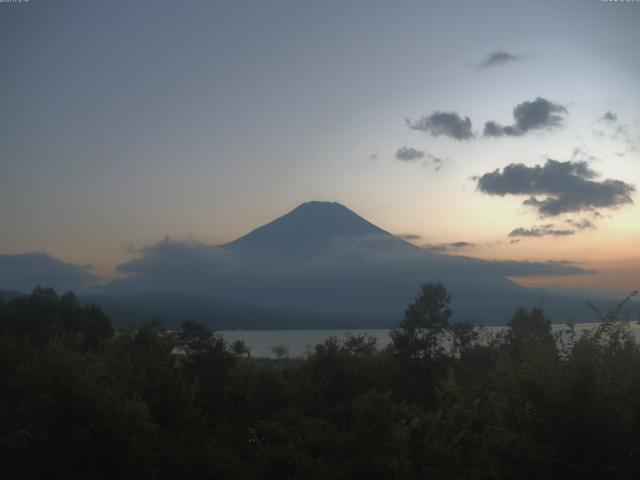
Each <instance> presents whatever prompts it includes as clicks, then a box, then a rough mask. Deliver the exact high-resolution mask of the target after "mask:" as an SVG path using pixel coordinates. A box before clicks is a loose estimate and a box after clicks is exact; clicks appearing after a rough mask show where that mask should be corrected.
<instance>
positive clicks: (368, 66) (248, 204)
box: [0, 0, 640, 290]
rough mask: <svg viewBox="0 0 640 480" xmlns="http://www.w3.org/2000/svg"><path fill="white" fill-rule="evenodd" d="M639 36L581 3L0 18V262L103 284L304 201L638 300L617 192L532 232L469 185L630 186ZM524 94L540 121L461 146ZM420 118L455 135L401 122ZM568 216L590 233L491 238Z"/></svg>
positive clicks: (323, 5) (119, 9) (638, 256)
mask: <svg viewBox="0 0 640 480" xmlns="http://www.w3.org/2000/svg"><path fill="white" fill-rule="evenodd" d="M639 26H640V3H637V2H635V3H604V2H601V1H600V0H580V1H561V2H560V1H557V0H554V1H535V2H534V1H530V2H523V1H484V2H478V1H466V2H465V1H453V2H435V1H434V2H430V1H413V2H412V1H394V2H382V1H380V2H377V1H366V2H365V1H362V2H357V1H344V0H341V1H322V2H303V1H299V0H297V1H279V0H278V1H270V2H264V1H252V2H246V1H238V0H234V1H228V2H226V1H225V2H223V1H204V0H201V1H196V0H185V1H175V0H174V1H171V2H169V1H164V0H153V1H151V0H129V1H120V0H110V1H96V0H82V1H80V0H73V1H72V0H57V1H42V0H31V1H29V2H26V3H0V42H1V43H2V45H3V48H2V49H1V50H0V72H1V76H0V78H1V80H0V82H1V83H0V85H1V87H2V88H0V105H1V106H2V108H1V109H0V132H1V141H0V201H1V202H2V209H1V210H0V225H1V226H2V227H1V233H0V253H3V254H14V253H22V252H34V251H44V252H47V253H49V254H51V255H53V256H55V257H57V258H60V259H62V260H64V261H67V262H72V263H79V264H90V265H92V266H93V267H94V268H95V269H96V272H98V273H99V274H103V275H111V274H112V273H113V271H114V268H115V266H116V265H117V264H119V263H122V262H124V261H126V260H128V259H130V258H132V256H134V255H135V253H134V252H135V249H136V248H140V247H142V246H144V245H148V244H151V243H154V242H157V241H159V240H160V239H162V238H164V237H165V236H170V237H171V238H174V239H178V240H181V239H195V240H198V241H201V242H205V243H213V244H218V243H225V242H227V241H229V240H232V239H234V238H236V237H238V236H240V235H242V234H244V233H246V232H247V231H248V230H251V229H252V228H255V227H256V226H258V225H261V224H263V223H266V222H268V221H270V220H272V219H274V218H276V217H277V216H279V215H282V214H283V213H286V212H287V211H288V210H290V209H292V208H293V207H295V206H296V205H298V204H299V203H302V202H304V201H307V200H312V199H315V200H331V201H338V202H340V203H342V204H344V205H346V206H347V207H349V208H351V209H353V210H354V211H356V212H357V213H359V214H360V215H362V216H364V217H365V218H367V219H369V220H370V221H371V222H373V223H375V224H376V225H378V226H380V227H382V228H384V229H386V230H388V231H390V232H392V233H396V234H412V235H415V236H416V238H414V239H413V240H412V241H413V242H414V243H416V244H418V245H423V244H426V245H430V246H433V245H436V246H437V245H441V244H448V243H452V242H462V241H464V242H468V243H470V244H473V245H472V246H468V247H464V248H460V247H458V248H455V251H456V252H459V253H464V254H465V255H472V256H478V257H482V258H487V259H517V260H524V259H526V260H565V261H566V260H568V261H571V262H578V263H580V265H587V266H589V267H590V268H593V269H596V270H598V271H599V272H600V273H599V274H596V275H579V276H576V277H575V278H574V277H562V278H560V279H558V278H552V277H549V278H536V279H535V280H534V279H521V281H522V282H524V283H526V284H531V283H536V284H542V285H555V284H559V283H561V284H563V285H565V286H574V287H576V286H577V287H586V288H595V289H599V290H608V289H611V290H631V289H633V288H638V287H639V286H640V248H638V246H640V221H639V220H640V209H639V207H638V201H639V200H638V195H637V192H634V194H633V195H632V198H633V200H634V202H635V203H633V204H630V203H627V204H624V205H620V206H618V207H617V208H599V209H597V211H598V212H599V214H600V216H598V217H594V216H593V212H588V211H582V212H574V213H570V214H567V215H563V216H559V217H554V218H551V219H549V218H540V216H539V214H538V212H536V210H535V209H533V208H531V207H526V206H523V204H522V201H523V200H524V199H525V197H523V196H512V195H506V196H504V197H500V196H490V195H487V194H485V193H482V192H480V191H478V189H477V180H476V179H474V177H476V176H481V175H483V174H485V173H487V172H491V171H493V170H495V169H502V168H504V167H505V166H507V165H509V164H513V163H522V164H525V165H527V166H530V167H532V166H535V165H544V164H545V162H546V160H547V159H548V158H551V159H555V160H557V161H563V162H565V161H572V162H578V161H585V162H587V163H588V165H589V168H590V169H592V170H594V171H595V172H598V173H599V174H601V175H602V176H601V177H598V181H603V180H605V179H608V178H610V179H616V180H621V181H624V182H626V183H627V184H629V185H634V186H635V187H636V188H640V108H639V107H640V89H639V88H638V86H639V85H640V55H639V54H638V45H640V27H639ZM496 52H506V53H508V54H509V55H511V57H509V58H508V59H507V60H506V61H504V62H502V63H501V62H499V61H498V60H496V61H495V62H493V64H490V65H485V68H482V65H483V64H482V62H483V61H486V60H487V59H488V58H489V56H490V55H491V54H492V53H496ZM509 60H510V61H509ZM537 97H542V98H544V99H547V100H549V101H550V102H553V103H554V104H556V105H559V106H561V107H563V108H564V109H565V110H566V111H565V112H564V113H563V114H562V121H561V122H560V124H559V125H554V126H551V127H549V128H542V129H537V130H532V131H529V132H526V134H523V135H519V136H512V137H510V136H505V137H500V138H488V137H483V136H482V128H483V125H484V123H485V122H487V121H497V122H500V123H501V124H503V125H510V124H511V123H513V122H514V119H513V116H512V111H513V109H514V107H515V106H516V105H519V104H521V103H522V102H525V101H533V100H534V99H535V98H537ZM437 111H442V112H457V113H458V114H459V115H460V116H462V117H469V118H470V119H471V121H472V122H473V131H474V132H475V138H472V139H468V140H463V141H459V140H456V139H454V138H450V137H448V136H446V135H440V136H433V135H431V134H430V133H429V132H425V131H418V130H413V129H411V128H409V127H408V125H407V123H406V120H407V119H410V120H411V121H416V120H417V119H419V118H420V117H422V116H429V115H431V114H432V113H433V112H437ZM606 112H611V113H612V114H615V117H616V120H615V121H606V120H602V117H603V115H605V113H606ZM401 147H410V148H413V149H416V150H418V151H421V152H424V155H425V159H426V165H425V164H424V163H425V162H424V161H423V160H422V159H417V160H415V161H402V160H398V159H397V158H395V155H396V152H397V151H398V149H400V148H401ZM429 155H431V156H429ZM434 157H437V158H438V159H440V160H441V161H440V163H437V164H436V163H435V162H434V161H433V160H432V158H434ZM437 167H439V169H437ZM568 220H571V221H576V222H577V221H582V220H589V221H591V222H593V223H594V224H595V227H596V228H590V229H584V230H576V231H575V234H573V235H564V236H558V235H546V236H543V237H523V238H515V237H509V236H508V235H509V233H510V232H511V231H512V230H514V229H516V228H525V229H531V228H535V227H538V228H539V227H540V226H542V225H549V224H553V225H554V226H555V227H554V228H561V227H562V228H568V227H567V226H568V225H569V224H568V223H567V221H568ZM418 236H419V237H420V238H417V237H418ZM512 240H519V242H517V243H512Z"/></svg>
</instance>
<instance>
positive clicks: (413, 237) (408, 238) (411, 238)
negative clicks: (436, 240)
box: [398, 233, 422, 240]
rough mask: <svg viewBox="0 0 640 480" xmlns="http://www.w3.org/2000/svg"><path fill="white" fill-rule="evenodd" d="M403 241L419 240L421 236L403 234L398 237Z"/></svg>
mask: <svg viewBox="0 0 640 480" xmlns="http://www.w3.org/2000/svg"><path fill="white" fill-rule="evenodd" d="M398 237H400V238H401V239H403V240H420V239H421V238H422V235H416V234H415V233H405V234H403V235H398Z"/></svg>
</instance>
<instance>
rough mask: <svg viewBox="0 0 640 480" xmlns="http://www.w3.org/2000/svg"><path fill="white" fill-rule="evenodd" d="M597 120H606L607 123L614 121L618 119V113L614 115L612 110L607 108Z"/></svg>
mask: <svg viewBox="0 0 640 480" xmlns="http://www.w3.org/2000/svg"><path fill="white" fill-rule="evenodd" d="M598 121H599V122H608V123H614V122H617V121H618V115H616V114H615V113H614V112H612V111H611V110H607V111H606V112H605V113H604V115H602V116H601V117H600V118H599V119H598Z"/></svg>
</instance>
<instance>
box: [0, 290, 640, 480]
mask: <svg viewBox="0 0 640 480" xmlns="http://www.w3.org/2000/svg"><path fill="white" fill-rule="evenodd" d="M630 298H631V297H628V298H627V299H625V300H624V301H623V302H621V304H620V305H619V306H618V307H617V308H615V309H613V310H611V311H609V312H605V313H602V312H599V311H598V310H597V308H596V307H593V308H594V313H595V314H596V315H597V319H598V323H597V324H596V326H595V327H594V328H593V329H591V330H589V331H586V332H584V333H582V334H578V333H577V332H576V329H575V325H573V324H571V323H569V324H568V325H567V327H566V329H565V331H564V332H563V334H562V335H561V336H558V335H557V334H554V333H553V332H552V330H551V322H550V320H549V319H548V318H547V317H546V316H545V314H544V312H543V310H542V309H539V308H534V309H524V308H520V309H518V310H517V311H516V312H515V313H514V315H513V317H512V319H511V321H510V323H509V325H508V326H507V328H506V329H505V330H504V331H503V332H501V333H496V334H492V335H489V334H487V333H486V332H484V333H482V332H481V331H480V330H478V329H476V328H474V327H473V325H470V324H461V323H456V322H455V321H454V320H455V316H454V313H453V312H452V311H451V309H450V306H449V305H450V300H451V297H450V295H449V294H448V293H447V291H446V289H445V287H444V286H443V285H441V284H431V283H427V284H424V285H422V286H421V288H420V291H419V292H418V295H417V297H416V299H415V301H414V302H413V303H412V304H411V305H409V306H408V307H407V309H406V312H405V314H404V318H403V319H402V321H401V322H400V323H399V325H398V327H397V328H395V329H394V330H393V331H392V332H391V339H392V342H391V343H390V345H388V346H387V347H385V348H382V349H378V348H377V347H376V340H375V338H372V337H369V336H366V335H364V336H356V337H349V338H346V339H344V340H339V339H337V338H335V337H332V338H329V339H327V340H326V341H325V342H324V343H322V344H319V345H316V346H315V347H314V348H313V349H311V350H310V351H309V352H308V353H307V354H305V355H304V356H303V357H301V358H290V359H289V358H279V359H260V358H251V357H250V356H249V355H248V349H247V348H246V346H245V345H243V344H242V343H241V342H239V343H234V344H231V345H229V344H227V342H226V341H225V340H224V339H223V338H222V337H221V336H219V335H217V334H216V333H215V332H214V331H212V330H211V329H210V328H208V327H207V326H206V325H203V324H201V323H197V322H194V321H185V322H184V323H183V324H182V326H181V328H180V329H179V330H177V331H176V332H167V331H164V330H163V329H162V328H161V326H160V325H159V324H158V323H154V322H147V323H145V324H144V325H143V326H141V327H140V328H138V329H135V330H124V331H118V332H114V331H113V329H112V327H111V322H110V320H109V318H108V317H107V316H106V315H105V314H104V313H103V312H102V311H101V310H100V309H99V308H98V307H95V306H91V305H81V304H80V303H79V302H78V300H77V298H76V297H75V295H74V294H73V293H66V294H64V295H62V296H58V295H57V294H56V293H55V292H54V291H53V290H51V289H46V288H36V289H35V290H34V291H33V293H32V294H31V295H30V296H28V297H22V298H16V299H13V300H11V301H9V302H7V303H5V304H0V476H2V478H8V479H22V478H64V479H75V478H78V479H80V478H95V479H101V478H105V479H106V478H136V479H144V478H149V479H172V478H220V479H268V478H278V479H328V478H331V479H358V478H368V479H427V478H428V479H458V478H459V479H507V478H508V479H514V478H515V479H540V478H550V479H554V478H559V479H560V478H562V479H574V478H575V479H597V478H607V479H622V478H625V479H626V478H632V477H633V476H637V475H639V474H640V348H639V347H638V344H637V343H636V341H635V338H634V336H633V335H632V333H631V332H630V329H629V325H628V323H627V322H626V321H625V319H624V307H625V304H626V302H627V301H628V300H629V299H630ZM480 336H482V338H480Z"/></svg>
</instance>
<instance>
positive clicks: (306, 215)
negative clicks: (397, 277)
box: [222, 201, 415, 261]
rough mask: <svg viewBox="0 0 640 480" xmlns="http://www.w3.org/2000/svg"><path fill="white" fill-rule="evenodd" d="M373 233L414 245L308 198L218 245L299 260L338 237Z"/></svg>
mask: <svg viewBox="0 0 640 480" xmlns="http://www.w3.org/2000/svg"><path fill="white" fill-rule="evenodd" d="M377 236H380V237H383V238H384V237H386V238H388V239H392V241H393V242H395V243H397V244H398V245H401V244H403V246H404V247H405V248H415V247H413V245H410V244H408V243H406V242H404V241H403V240H401V239H399V238H396V237H394V236H393V235H391V234H390V233H389V232H386V231H384V230H383V229H381V228H379V227H377V226H376V225H374V224H372V223H371V222H369V221H367V220H365V219H364V218H362V217H361V216H359V215H357V214H356V213H354V212H352V211H351V210H349V209H348V208H346V207H345V206H343V205H340V204H339V203H336V202H318V201H312V202H307V203H303V204H302V205H300V206H298V207H296V208H294V209H293V210H291V211H290V212H289V213H287V214H285V215H283V216H281V217H279V218H277V219H276V220H274V221H272V222H270V223H268V224H266V225H263V226H261V227H258V228H256V229H255V230H252V231H251V232H249V233H247V234H246V235H244V236H242V237H240V238H238V239H237V240H234V241H232V242H230V243H227V244H226V245H222V248H224V249H226V250H229V251H231V252H234V253H235V254H238V255H241V256H243V257H253V258H259V257H261V258H263V259H264V258H270V259H277V260H286V261H292V260H295V261H299V260H308V259H311V258H314V257H318V256H322V255H323V254H326V253H327V251H328V250H329V249H331V248H333V247H334V246H335V245H336V242H339V241H340V240H348V239H357V238H360V239H362V238H372V239H374V238H375V237H377Z"/></svg>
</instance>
